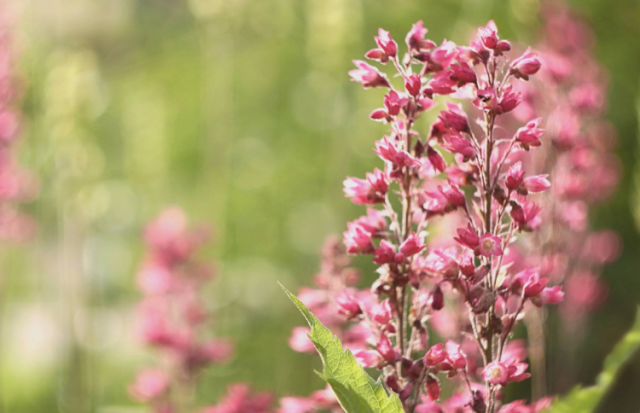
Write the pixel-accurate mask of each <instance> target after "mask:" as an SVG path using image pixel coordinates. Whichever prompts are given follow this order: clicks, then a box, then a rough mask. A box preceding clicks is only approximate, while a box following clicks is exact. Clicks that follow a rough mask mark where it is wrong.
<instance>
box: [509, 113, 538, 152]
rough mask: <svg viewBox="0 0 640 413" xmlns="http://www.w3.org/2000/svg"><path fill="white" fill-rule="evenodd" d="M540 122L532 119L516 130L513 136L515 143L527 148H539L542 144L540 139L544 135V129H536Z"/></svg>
mask: <svg viewBox="0 0 640 413" xmlns="http://www.w3.org/2000/svg"><path fill="white" fill-rule="evenodd" d="M541 120H542V119H541V118H537V119H534V120H532V121H529V122H528V123H527V124H526V125H525V126H524V127H522V128H520V129H518V131H517V132H516V136H515V139H516V141H518V142H519V143H520V144H522V145H526V146H527V147H529V146H540V145H541V144H542V143H541V142H540V137H541V136H542V134H543V133H544V129H540V128H538V126H539V125H540V121H541Z"/></svg>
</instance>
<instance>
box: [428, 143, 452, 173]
mask: <svg viewBox="0 0 640 413" xmlns="http://www.w3.org/2000/svg"><path fill="white" fill-rule="evenodd" d="M427 158H428V159H429V162H430V163H431V165H432V166H433V168H434V169H435V170H437V171H440V172H443V171H444V170H445V168H446V167H447V163H446V162H445V160H444V158H443V157H442V155H440V154H439V153H438V151H436V150H435V149H433V148H432V147H429V149H427Z"/></svg>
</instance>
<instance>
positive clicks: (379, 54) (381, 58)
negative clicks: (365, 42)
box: [364, 49, 389, 64]
mask: <svg viewBox="0 0 640 413" xmlns="http://www.w3.org/2000/svg"><path fill="white" fill-rule="evenodd" d="M364 57H366V58H367V59H371V60H377V61H378V62H380V63H382V64H386V63H387V62H388V61H389V56H387V55H386V53H385V52H384V50H381V49H371V50H369V51H368V52H367V53H365V54H364Z"/></svg>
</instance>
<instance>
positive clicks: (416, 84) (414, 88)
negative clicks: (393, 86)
mask: <svg viewBox="0 0 640 413" xmlns="http://www.w3.org/2000/svg"><path fill="white" fill-rule="evenodd" d="M404 88H405V89H406V90H407V92H409V94H410V95H411V96H414V97H415V96H418V95H419V94H420V88H422V80H421V79H420V75H418V74H415V73H413V74H411V75H409V76H407V77H406V78H405V79H404Z"/></svg>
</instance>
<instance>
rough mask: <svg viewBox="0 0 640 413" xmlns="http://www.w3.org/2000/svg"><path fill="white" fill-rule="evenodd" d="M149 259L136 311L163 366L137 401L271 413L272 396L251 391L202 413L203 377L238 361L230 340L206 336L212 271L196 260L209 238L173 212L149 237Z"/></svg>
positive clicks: (161, 406) (142, 386)
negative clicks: (198, 398) (197, 395)
mask: <svg viewBox="0 0 640 413" xmlns="http://www.w3.org/2000/svg"><path fill="white" fill-rule="evenodd" d="M144 239H145V243H146V246H147V254H146V258H145V260H144V262H143V264H142V266H141V268H140V271H139V272H138V276H137V282H138V286H139V288H140V291H141V292H142V293H143V295H144V298H143V300H142V302H141V303H140V305H139V308H138V312H139V314H138V316H139V320H138V333H139V335H140V338H141V340H142V342H143V343H145V344H146V345H148V346H149V347H151V348H153V349H155V350H156V351H157V353H158V365H157V366H155V367H152V368H147V369H143V370H142V371H140V373H139V374H138V376H137V378H136V379H135V381H134V382H133V384H132V385H131V387H130V391H131V394H132V396H133V397H134V398H135V399H137V400H138V401H142V402H145V403H148V404H149V405H150V406H151V408H152V411H153V412H156V413H192V412H196V411H202V412H206V413H247V412H257V413H266V412H267V411H268V408H269V405H270V404H271V396H270V395H269V394H266V393H263V394H259V395H255V396H253V395H251V394H250V389H249V387H248V386H247V385H244V384H236V385H233V386H231V387H229V395H228V396H227V397H225V398H224V399H223V400H222V401H221V402H220V404H219V405H216V406H210V407H207V408H204V409H203V410H199V409H198V410H196V406H195V401H194V395H195V391H196V387H197V384H198V377H199V373H200V372H201V371H202V370H203V369H205V368H207V367H210V366H212V365H214V364H219V363H224V362H227V361H228V360H229V358H230V357H231V356H232V354H233V350H234V349H233V345H232V344H231V342H230V341H229V340H227V339H222V338H212V337H210V335H209V334H207V332H208V330H209V328H208V325H209V322H210V321H211V317H212V315H213V314H211V312H210V311H209V310H208V309H207V307H206V305H205V297H204V296H203V294H202V292H203V288H204V287H205V286H206V284H207V283H208V282H209V281H210V280H211V277H212V274H213V272H212V270H213V269H212V267H211V266H210V265H208V264H206V263H204V262H202V261H200V260H198V259H197V258H196V257H195V255H196V253H197V251H198V250H199V249H200V247H201V246H202V244H203V243H204V241H205V240H206V239H207V236H206V234H205V232H204V231H202V230H201V229H197V228H196V229H192V228H190V227H189V226H188V223H187V218H186V215H185V214H184V212H183V211H182V210H180V209H177V208H169V209H167V210H165V211H164V212H162V213H161V214H160V216H159V217H158V218H157V219H156V220H154V221H153V222H151V223H150V224H149V226H148V227H147V229H146V231H145V236H144Z"/></svg>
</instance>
